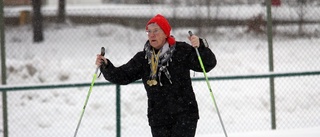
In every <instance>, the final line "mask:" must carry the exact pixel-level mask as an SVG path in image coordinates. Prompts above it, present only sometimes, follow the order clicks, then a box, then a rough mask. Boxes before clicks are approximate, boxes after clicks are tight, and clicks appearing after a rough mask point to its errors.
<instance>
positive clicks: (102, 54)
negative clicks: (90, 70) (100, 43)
mask: <svg viewBox="0 0 320 137" xmlns="http://www.w3.org/2000/svg"><path fill="white" fill-rule="evenodd" d="M105 53H106V49H105V48H104V47H101V56H104V54H105Z"/></svg>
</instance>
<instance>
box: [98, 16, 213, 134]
mask: <svg viewBox="0 0 320 137" xmlns="http://www.w3.org/2000/svg"><path fill="white" fill-rule="evenodd" d="M170 31H171V26H170V24H169V22H168V21H167V19H166V18H165V17H164V16H162V15H160V14H158V15H156V16H154V17H153V18H151V19H150V20H149V21H148V23H147V25H146V32H147V34H148V41H147V42H146V44H145V45H144V50H143V51H140V52H138V53H137V54H136V55H135V56H134V57H133V58H132V59H131V60H129V61H128V62H127V63H126V64H124V65H122V66H120V67H115V66H114V65H113V64H112V62H111V61H110V60H108V59H106V58H105V57H103V56H101V55H100V54H98V55H97V58H96V65H98V66H100V71H101V72H102V74H103V76H104V77H105V79H106V80H108V81H110V82H112V83H116V84H121V85H126V84H129V83H131V82H134V81H136V80H139V79H142V81H143V84H144V87H145V89H146V92H147V96H148V121H149V125H150V127H151V133H152V136H153V137H194V136H195V132H196V127H197V122H198V119H199V112H198V105H197V101H196V98H195V95H194V92H193V88H192V83H191V78H190V70H193V71H197V72H202V69H201V66H200V63H199V61H198V57H197V54H196V51H195V49H194V48H198V51H199V53H200V55H201V57H202V61H203V64H204V66H205V70H206V71H207V72H208V71H210V70H211V69H213V68H214V67H215V65H216V58H215V55H214V54H213V52H212V51H211V50H210V49H209V48H208V47H207V46H206V45H207V44H205V43H204V40H203V39H199V37H197V36H196V35H192V36H190V37H188V38H189V40H190V42H191V45H189V44H188V43H186V42H179V41H176V40H175V38H174V37H173V36H171V35H170Z"/></svg>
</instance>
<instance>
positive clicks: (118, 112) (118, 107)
mask: <svg viewBox="0 0 320 137" xmlns="http://www.w3.org/2000/svg"><path fill="white" fill-rule="evenodd" d="M120 103H121V96H120V85H118V84H117V85H116V128H117V129H116V130H117V134H116V136H117V137H121V104H120Z"/></svg>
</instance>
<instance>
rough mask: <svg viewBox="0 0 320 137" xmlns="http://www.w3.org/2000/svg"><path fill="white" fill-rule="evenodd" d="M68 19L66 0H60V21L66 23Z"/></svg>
mask: <svg viewBox="0 0 320 137" xmlns="http://www.w3.org/2000/svg"><path fill="white" fill-rule="evenodd" d="M65 21H66V0H59V6H58V20H57V22H58V23H65Z"/></svg>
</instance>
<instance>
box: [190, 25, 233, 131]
mask: <svg viewBox="0 0 320 137" xmlns="http://www.w3.org/2000/svg"><path fill="white" fill-rule="evenodd" d="M188 33H189V35H190V36H192V35H193V34H192V32H191V31H189V32H188ZM194 49H196V52H197V56H198V60H199V63H200V66H201V68H202V71H203V75H204V77H205V79H206V82H207V86H208V88H209V91H210V95H211V98H212V100H213V103H214V106H215V108H216V111H217V114H218V116H219V120H220V123H221V126H222V129H223V132H224V135H225V136H226V137H228V135H227V132H226V129H225V127H224V124H223V121H222V118H221V116H220V112H219V109H218V105H217V103H216V100H215V98H214V96H213V93H212V90H211V86H210V83H209V80H208V77H207V73H206V70H205V69H204V65H203V62H202V59H201V56H200V54H199V51H198V48H194Z"/></svg>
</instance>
